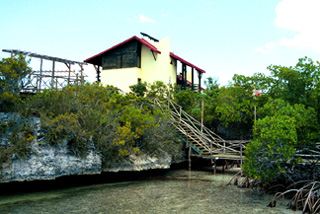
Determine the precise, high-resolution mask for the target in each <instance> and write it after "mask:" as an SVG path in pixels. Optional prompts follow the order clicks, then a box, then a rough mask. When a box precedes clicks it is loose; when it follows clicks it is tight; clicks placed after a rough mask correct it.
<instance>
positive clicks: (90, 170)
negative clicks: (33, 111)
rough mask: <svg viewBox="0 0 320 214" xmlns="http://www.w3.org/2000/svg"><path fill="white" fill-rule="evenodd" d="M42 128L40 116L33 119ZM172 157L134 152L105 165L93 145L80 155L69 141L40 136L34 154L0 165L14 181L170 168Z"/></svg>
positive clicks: (2, 177) (0, 172) (3, 178)
mask: <svg viewBox="0 0 320 214" xmlns="http://www.w3.org/2000/svg"><path fill="white" fill-rule="evenodd" d="M16 118H17V117H16V116H15V115H8V114H4V113H0V120H2V121H3V120H12V119H16ZM30 121H31V122H32V123H34V124H33V125H34V127H35V129H36V132H39V127H40V121H39V119H38V118H33V119H32V120H30ZM8 143H9V142H8V139H5V138H1V139H0V146H6V145H7V144H8ZM171 162H172V159H171V157H170V156H169V155H166V154H163V155H162V156H161V158H157V157H150V156H147V155H143V156H130V157H129V159H128V160H126V161H124V162H122V163H118V164H109V167H108V168H103V166H102V161H101V157H100V156H99V154H98V153H97V152H96V151H94V149H92V150H91V151H90V152H89V153H88V155H87V156H85V157H78V156H75V155H73V154H72V153H70V152H69V150H68V148H67V145H63V144H61V145H58V146H52V145H48V144H46V143H44V142H42V141H41V139H40V140H39V138H38V139H36V140H34V141H33V142H32V145H31V154H30V155H29V156H28V157H27V158H24V159H20V158H18V157H16V156H13V157H12V159H11V161H8V162H7V163H4V164H2V166H1V167H0V183H8V182H13V181H32V180H52V179H55V178H57V177H61V176H68V175H88V174H100V173H102V172H118V171H142V170H149V169H164V168H169V167H170V164H171Z"/></svg>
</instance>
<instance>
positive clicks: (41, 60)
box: [38, 58, 43, 92]
mask: <svg viewBox="0 0 320 214" xmlns="http://www.w3.org/2000/svg"><path fill="white" fill-rule="evenodd" d="M42 67H43V59H42V58H41V59H40V74H39V82H38V91H39V92H40V91H41V85H42Z"/></svg>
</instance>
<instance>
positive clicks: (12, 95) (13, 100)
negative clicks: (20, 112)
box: [0, 55, 31, 112]
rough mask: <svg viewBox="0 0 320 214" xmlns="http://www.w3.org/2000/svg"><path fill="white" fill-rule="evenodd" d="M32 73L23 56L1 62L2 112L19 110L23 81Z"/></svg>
mask: <svg viewBox="0 0 320 214" xmlns="http://www.w3.org/2000/svg"><path fill="white" fill-rule="evenodd" d="M30 72H31V68H29V67H28V62H26V60H25V58H24V57H23V56H22V55H17V56H14V57H11V58H4V59H2V60H1V61H0V111H5V112H9V111H12V110H14V109H16V108H17V106H18V104H20V102H21V100H20V97H19V92H20V89H21V84H22V80H23V78H24V77H25V76H26V75H27V74H29V73H30Z"/></svg>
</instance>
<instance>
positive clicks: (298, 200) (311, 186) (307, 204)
mask: <svg viewBox="0 0 320 214" xmlns="http://www.w3.org/2000/svg"><path fill="white" fill-rule="evenodd" d="M304 182H306V181H304ZM300 183H302V181H301V182H300ZM294 185H295V186H296V185H297V183H295V184H294ZM290 186H292V185H290ZM290 194H294V196H293V197H292V198H291V200H290V203H289V208H291V209H293V210H302V213H310V214H311V213H319V212H320V197H319V196H320V182H319V181H312V182H308V183H306V184H305V185H304V186H302V187H301V188H300V189H289V190H286V191H284V192H278V193H276V194H275V195H274V197H273V199H272V200H271V202H270V203H269V205H268V206H269V207H275V206H276V202H277V200H279V199H281V198H283V197H285V196H287V195H290Z"/></svg>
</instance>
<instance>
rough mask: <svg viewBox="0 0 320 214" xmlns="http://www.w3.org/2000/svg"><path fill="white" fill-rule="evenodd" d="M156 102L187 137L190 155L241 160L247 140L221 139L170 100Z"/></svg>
mask: <svg viewBox="0 0 320 214" xmlns="http://www.w3.org/2000/svg"><path fill="white" fill-rule="evenodd" d="M156 104H157V105H158V106H160V107H161V109H162V110H166V111H169V113H170V117H171V120H172V124H173V125H174V126H175V128H176V129H177V130H178V131H179V132H180V133H182V134H183V135H184V136H186V138H187V139H188V146H189V147H191V149H192V156H198V157H201V158H206V159H224V160H241V161H242V160H243V158H244V157H243V149H244V146H245V143H247V141H241V140H236V141H228V140H224V139H222V138H221V137H220V136H219V135H217V134H216V133H214V132H213V131H211V130H210V129H209V128H207V127H205V126H203V125H202V124H201V123H200V122H199V121H198V120H196V119H195V118H193V117H192V116H190V115H189V114H188V113H187V112H185V111H184V110H183V109H182V107H181V106H179V105H178V104H176V103H174V102H173V101H172V100H167V101H166V102H160V101H159V100H156Z"/></svg>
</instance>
